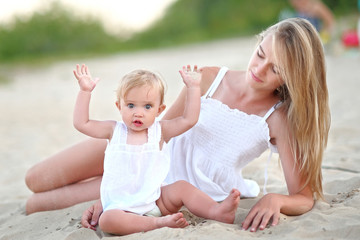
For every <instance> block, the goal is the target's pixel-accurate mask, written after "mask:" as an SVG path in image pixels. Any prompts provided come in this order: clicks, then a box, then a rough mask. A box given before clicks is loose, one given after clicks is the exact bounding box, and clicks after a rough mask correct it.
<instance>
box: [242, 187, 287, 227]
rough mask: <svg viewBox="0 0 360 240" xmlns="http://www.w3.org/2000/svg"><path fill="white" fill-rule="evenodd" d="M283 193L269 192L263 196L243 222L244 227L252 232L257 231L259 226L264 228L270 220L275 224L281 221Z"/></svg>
mask: <svg viewBox="0 0 360 240" xmlns="http://www.w3.org/2000/svg"><path fill="white" fill-rule="evenodd" d="M281 198H282V195H279V194H273V193H269V194H267V195H265V196H263V197H262V198H261V199H260V200H259V201H258V202H257V203H256V204H255V205H254V206H253V207H252V208H251V210H250V212H249V213H248V215H247V216H246V218H245V220H244V222H243V223H242V228H243V229H244V230H247V229H248V228H249V227H250V231H251V232H256V230H257V229H258V228H259V229H260V230H264V229H265V227H266V226H267V225H268V223H269V222H270V220H272V223H271V225H272V226H275V225H277V224H278V222H279V218H280V209H281Z"/></svg>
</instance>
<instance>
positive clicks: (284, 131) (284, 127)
mask: <svg viewBox="0 0 360 240" xmlns="http://www.w3.org/2000/svg"><path fill="white" fill-rule="evenodd" d="M266 122H267V123H268V126H269V130H270V138H271V139H272V141H275V140H276V139H278V138H283V137H284V135H288V130H289V128H288V127H289V126H288V121H287V114H286V111H285V110H284V109H283V108H282V107H279V108H277V109H276V110H275V111H274V112H273V113H272V114H271V115H270V116H269V118H268V119H267V120H266ZM273 144H275V143H273ZM275 145H276V144H275Z"/></svg>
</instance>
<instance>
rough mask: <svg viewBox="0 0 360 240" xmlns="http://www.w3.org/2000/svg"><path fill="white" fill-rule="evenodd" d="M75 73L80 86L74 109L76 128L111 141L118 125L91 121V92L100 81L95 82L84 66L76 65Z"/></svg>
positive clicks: (109, 122)
mask: <svg viewBox="0 0 360 240" xmlns="http://www.w3.org/2000/svg"><path fill="white" fill-rule="evenodd" d="M73 72H74V75H75V77H76V79H77V80H78V83H79V86H80V91H79V94H78V97H77V99H76V104H75V109H74V119H73V122H74V127H75V128H76V129H77V130H78V131H80V132H82V133H84V134H86V135H88V136H90V137H95V138H105V139H106V138H107V139H110V138H111V136H112V132H113V129H114V126H115V124H116V122H115V121H96V120H90V119H89V104H90V98H91V92H92V91H93V90H94V88H95V86H96V84H97V82H98V81H99V79H95V80H93V79H92V78H91V75H90V71H89V69H88V67H87V66H85V65H84V64H83V65H82V66H81V67H80V66H79V65H76V70H74V71H73Z"/></svg>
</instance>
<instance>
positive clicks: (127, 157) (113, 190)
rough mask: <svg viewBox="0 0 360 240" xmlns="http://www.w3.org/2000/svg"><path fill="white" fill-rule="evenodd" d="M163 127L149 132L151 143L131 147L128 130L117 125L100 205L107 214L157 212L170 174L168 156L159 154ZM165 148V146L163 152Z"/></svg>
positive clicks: (106, 162)
mask: <svg viewBox="0 0 360 240" xmlns="http://www.w3.org/2000/svg"><path fill="white" fill-rule="evenodd" d="M160 139H161V126H160V123H159V122H158V121H155V123H154V124H153V125H152V126H151V127H150V128H149V129H148V142H147V143H145V144H143V145H129V144H126V140H127V127H126V125H125V124H124V123H123V122H117V124H116V127H115V130H114V134H113V137H112V139H111V141H110V142H109V143H108V145H107V147H106V150H105V160H104V174H103V178H102V182H101V202H102V205H103V209H104V211H106V210H110V209H120V210H124V211H129V212H134V213H137V214H140V215H143V214H145V213H147V212H149V211H151V210H153V209H154V208H156V207H157V206H156V204H155V201H156V200H157V199H158V198H159V197H160V187H161V184H162V183H163V182H164V180H165V177H166V175H167V173H168V171H169V166H170V159H169V156H168V154H165V153H164V151H161V150H160V147H159V142H160ZM165 147H166V144H165V143H164V144H163V149H164V148H165Z"/></svg>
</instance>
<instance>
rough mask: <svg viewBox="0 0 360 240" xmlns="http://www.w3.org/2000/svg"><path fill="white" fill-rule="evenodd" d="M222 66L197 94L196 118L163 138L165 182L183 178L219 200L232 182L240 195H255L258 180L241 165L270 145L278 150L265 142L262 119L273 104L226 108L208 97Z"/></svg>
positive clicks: (266, 134)
mask: <svg viewBox="0 0 360 240" xmlns="http://www.w3.org/2000/svg"><path fill="white" fill-rule="evenodd" d="M227 70H228V69H227V68H225V67H223V68H221V69H220V71H219V73H218V75H217V77H216V79H215V80H214V82H213V84H212V86H210V88H209V90H208V92H207V93H206V94H205V95H204V96H203V97H202V98H201V110H200V117H199V120H198V123H197V124H196V125H195V126H194V127H193V128H191V129H190V130H188V131H187V132H185V133H183V134H182V135H179V136H177V137H175V138H172V139H171V140H170V142H169V143H168V147H169V148H168V149H169V151H170V158H171V165H170V171H169V174H168V176H167V178H166V182H167V183H173V182H175V181H177V180H186V181H188V182H190V183H191V184H193V185H194V186H196V187H197V188H199V189H201V190H202V191H204V192H205V193H207V194H208V195H209V196H210V197H212V198H213V199H214V200H215V201H222V200H224V199H225V198H226V197H227V196H228V194H229V193H230V191H231V189H232V188H237V189H238V190H239V191H240V192H241V194H242V196H243V197H255V196H257V195H258V194H259V192H260V189H259V185H258V184H257V183H256V182H255V181H253V180H249V179H244V178H243V177H242V173H241V171H242V168H243V167H244V166H245V165H246V164H248V163H249V162H251V161H252V160H254V159H255V158H257V157H259V156H260V155H261V154H262V153H263V152H264V151H265V150H266V149H268V148H269V147H271V148H272V151H275V152H277V151H276V148H275V146H273V145H271V143H270V135H269V127H268V124H267V122H266V119H267V118H268V117H269V116H270V115H271V113H272V112H273V111H274V110H275V106H274V107H272V108H271V109H270V110H269V111H268V112H267V113H266V115H265V116H264V117H260V116H257V115H248V114H246V113H244V112H242V111H239V110H237V109H230V108H229V107H228V106H227V105H225V104H223V103H222V102H220V101H218V100H216V99H212V98H211V97H212V95H213V93H214V92H215V91H216V89H217V87H218V86H219V84H220V82H221V81H222V79H223V77H224V75H225V74H226V72H227Z"/></svg>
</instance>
